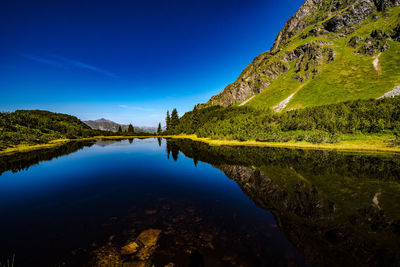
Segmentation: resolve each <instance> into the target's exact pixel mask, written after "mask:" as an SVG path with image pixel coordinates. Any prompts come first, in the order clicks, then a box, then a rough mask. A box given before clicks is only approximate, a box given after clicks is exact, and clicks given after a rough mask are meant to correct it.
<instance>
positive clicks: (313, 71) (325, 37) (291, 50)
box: [200, 0, 400, 107]
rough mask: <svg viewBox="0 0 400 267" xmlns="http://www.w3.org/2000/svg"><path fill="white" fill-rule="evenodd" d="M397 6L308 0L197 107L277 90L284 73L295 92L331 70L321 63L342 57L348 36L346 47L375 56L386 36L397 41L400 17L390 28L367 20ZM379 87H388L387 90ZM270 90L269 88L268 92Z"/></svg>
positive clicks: (383, 1) (378, 0) (381, 1)
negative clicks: (267, 45)
mask: <svg viewBox="0 0 400 267" xmlns="http://www.w3.org/2000/svg"><path fill="white" fill-rule="evenodd" d="M399 5H400V0H329V1H328V0H307V1H306V2H305V3H304V4H303V5H302V6H301V7H300V8H299V10H298V11H297V12H296V14H294V15H293V16H292V17H291V18H290V19H289V20H288V21H287V23H286V25H285V26H284V28H283V29H282V31H281V32H280V33H279V34H278V36H277V37H276V40H275V43H274V45H273V47H272V48H271V50H270V51H268V52H265V53H262V54H261V55H259V56H257V57H256V58H255V59H254V60H253V62H251V63H250V64H249V65H248V66H247V67H246V68H245V69H244V70H243V71H242V73H241V74H240V76H239V77H238V78H237V80H236V81H235V82H234V83H232V84H230V85H228V86H227V87H226V88H225V89H224V91H222V92H221V93H220V94H218V95H215V96H213V97H212V98H211V99H210V100H209V101H208V102H207V103H206V104H203V105H200V107H205V106H209V105H221V106H230V105H232V104H235V103H241V102H243V101H244V100H246V99H247V98H249V97H251V96H253V95H258V94H260V93H261V92H262V91H264V90H265V89H267V88H268V89H270V88H272V89H271V90H275V91H277V94H279V92H278V91H279V89H277V88H279V87H280V86H279V84H277V83H278V82H279V81H277V79H278V78H281V77H286V76H290V79H294V80H296V81H298V82H299V84H294V85H293V90H292V92H291V93H293V91H297V90H298V89H299V88H303V87H304V85H305V84H304V83H305V82H306V81H307V80H309V79H313V78H314V77H316V76H317V75H318V74H319V73H320V72H322V70H325V71H329V67H328V68H326V67H325V66H326V65H327V64H329V63H331V62H333V61H334V60H335V59H336V58H339V60H341V58H342V57H343V56H342V50H343V48H342V47H344V46H343V45H344V43H347V42H348V39H349V40H350V41H351V42H350V43H349V46H347V47H350V48H352V49H353V50H354V53H359V54H362V55H369V56H373V55H375V54H376V53H378V52H382V51H386V50H388V49H389V48H390V45H389V43H388V40H390V41H396V40H397V41H398V40H399V39H400V38H399V37H398V36H399V33H398V32H399V29H400V22H399V21H400V19H398V20H397V24H398V25H393V27H392V28H393V29H392V28H390V29H389V31H388V29H387V26H386V25H382V26H381V25H380V24H376V26H375V24H374V26H373V27H374V28H379V27H381V28H382V29H378V30H376V29H375V30H374V29H370V30H369V28H372V26H370V25H369V21H376V20H377V18H379V17H380V18H382V17H383V18H386V17H388V14H389V12H390V11H391V9H392V8H393V7H396V6H399ZM371 25H372V24H371ZM396 27H397V28H396ZM361 28H362V29H361ZM364 28H365V29H364ZM357 30H359V31H360V32H362V33H363V34H364V33H365V31H369V35H370V36H369V37H368V38H364V37H362V36H359V35H361V34H360V33H359V32H356V31H357ZM374 32H375V33H374ZM346 65H347V66H346ZM344 66H345V67H344V69H343V70H344V71H346V69H345V68H347V67H350V66H348V64H344ZM290 70H291V71H290ZM365 75H367V74H365ZM386 79H387V78H386ZM302 83H303V84H302ZM282 86H285V85H282ZM390 86H391V85H390ZM295 87H296V88H297V89H296V88H295ZM360 89H362V88H360ZM392 89H393V88H392ZM304 90H306V88H305V89H304ZM382 90H386V91H389V88H385V89H382ZM274 93H275V92H274V91H271V94H274ZM379 93H380V92H379ZM288 95H290V94H289V93H287V96H288ZM282 97H283V96H282ZM368 97H370V95H368ZM277 100H279V99H277ZM280 100H282V99H280ZM275 104H277V103H276V101H275Z"/></svg>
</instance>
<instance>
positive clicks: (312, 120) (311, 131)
mask: <svg viewBox="0 0 400 267" xmlns="http://www.w3.org/2000/svg"><path fill="white" fill-rule="evenodd" d="M399 129H400V97H395V98H384V99H380V100H374V99H370V100H356V101H347V102H342V103H338V104H330V105H323V106H317V107H308V108H304V109H298V110H291V111H286V112H282V113H276V112H273V111H271V110H269V109H266V110H261V109H254V108H251V107H246V106H243V107H238V106H231V107H227V108H223V107H220V106H212V107H208V108H203V109H195V110H193V111H191V112H188V113H186V114H185V115H184V116H183V117H182V118H181V119H180V120H179V123H178V125H177V126H175V128H174V129H173V130H172V129H171V130H170V131H169V132H168V133H169V134H181V133H182V134H196V135H197V136H198V137H209V138H214V139H227V140H241V141H245V140H257V141H272V142H288V141H307V142H310V143H335V142H338V141H340V140H341V138H343V137H344V136H346V135H354V134H360V133H361V134H367V135H370V134H374V133H384V134H385V135H392V136H393V137H394V135H393V132H395V131H398V130H399ZM347 138H348V137H347ZM397 139H399V138H398V137H397Z"/></svg>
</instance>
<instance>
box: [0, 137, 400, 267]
mask: <svg viewBox="0 0 400 267" xmlns="http://www.w3.org/2000/svg"><path fill="white" fill-rule="evenodd" d="M399 163H400V160H399V158H398V157H396V156H382V155H381V156H376V155H365V154H349V153H339V152H326V151H325V152H324V151H310V150H307V151H304V150H289V149H277V148H246V147H210V146H208V145H206V144H204V143H198V142H193V141H189V140H168V141H167V140H161V139H159V140H157V139H143V140H138V139H135V140H123V141H97V142H74V143H69V144H66V145H63V146H61V147H58V148H54V149H48V150H41V151H34V152H29V153H20V154H15V155H11V156H4V157H2V158H1V159H0V172H1V173H2V174H1V176H0V214H1V221H0V236H1V241H2V242H1V243H0V261H3V262H4V260H6V259H11V258H12V256H13V255H14V254H15V259H16V265H17V266H96V265H101V264H103V265H104V264H105V263H107V261H108V263H107V264H108V265H109V266H113V265H116V263H119V262H121V261H126V262H131V261H132V260H131V259H130V258H127V257H125V256H121V255H120V249H121V247H122V246H124V245H125V244H126V243H127V242H130V241H132V240H135V238H136V237H137V236H138V235H139V234H140V233H141V232H143V231H146V230H148V229H160V230H161V235H160V238H159V240H158V247H157V249H156V250H155V252H154V253H153V254H152V256H151V258H150V259H149V261H148V262H146V263H145V264H150V261H151V263H152V264H155V266H165V265H167V264H168V263H170V262H173V263H175V264H176V265H177V266H189V265H190V264H192V266H195V265H194V264H197V265H196V266H199V263H201V262H204V264H205V266H235V265H237V266H344V265H349V264H351V265H353V266H366V265H368V266H397V265H398V263H399V259H400V258H399V254H398V251H399V248H400V185H399V181H400V164H399ZM104 266H106V265H104Z"/></svg>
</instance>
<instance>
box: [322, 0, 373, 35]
mask: <svg viewBox="0 0 400 267" xmlns="http://www.w3.org/2000/svg"><path fill="white" fill-rule="evenodd" d="M373 12H375V8H374V5H373V3H371V2H370V1H369V0H363V1H360V3H358V4H356V5H354V6H350V7H349V8H348V9H347V10H346V11H344V12H342V13H339V14H338V15H336V16H334V17H333V18H331V19H330V20H328V21H327V22H325V23H324V24H323V25H324V27H325V29H326V30H327V31H330V32H338V31H339V30H341V29H342V28H344V27H345V26H350V25H354V24H357V23H359V22H361V21H363V20H365V19H366V18H368V16H369V15H371V14H372V13H373Z"/></svg>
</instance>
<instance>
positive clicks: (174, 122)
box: [171, 108, 179, 130]
mask: <svg viewBox="0 0 400 267" xmlns="http://www.w3.org/2000/svg"><path fill="white" fill-rule="evenodd" d="M178 124H179V116H178V111H177V110H176V108H174V109H173V110H172V113H171V130H175V128H176V127H177V126H178Z"/></svg>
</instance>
